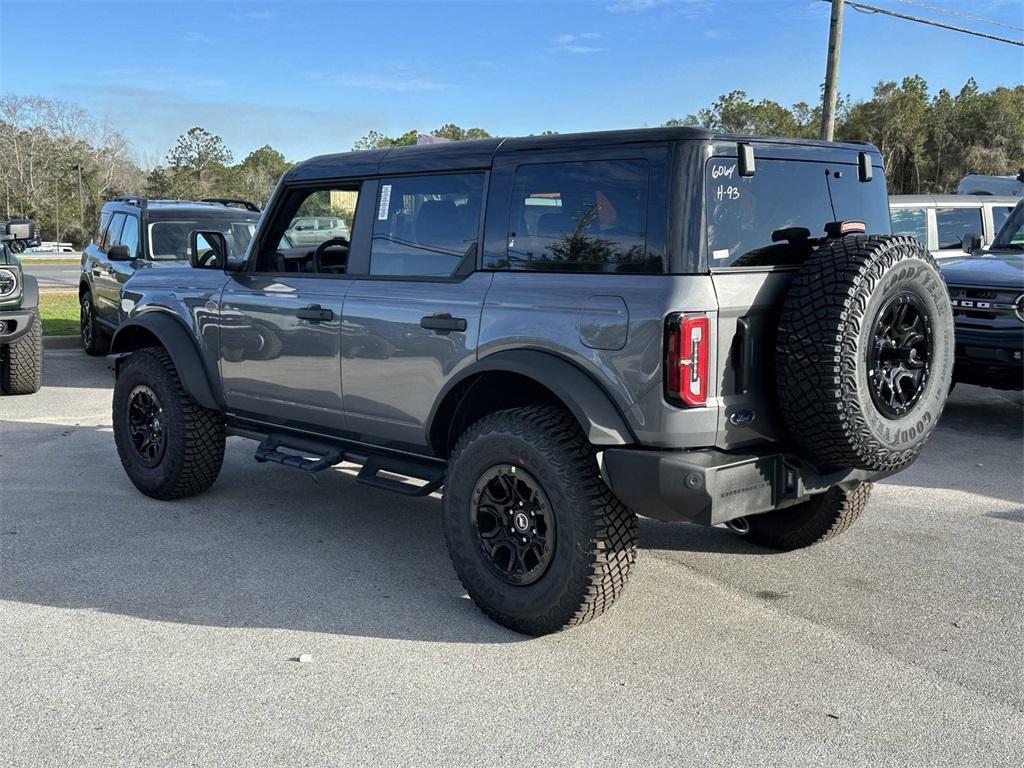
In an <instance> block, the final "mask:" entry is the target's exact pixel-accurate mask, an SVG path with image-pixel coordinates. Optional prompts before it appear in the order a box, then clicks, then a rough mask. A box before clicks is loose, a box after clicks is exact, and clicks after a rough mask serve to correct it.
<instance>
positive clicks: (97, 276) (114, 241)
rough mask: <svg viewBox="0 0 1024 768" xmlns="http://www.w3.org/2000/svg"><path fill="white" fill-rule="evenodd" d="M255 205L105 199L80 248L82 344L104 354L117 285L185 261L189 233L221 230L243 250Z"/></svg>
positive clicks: (117, 318) (118, 314)
mask: <svg viewBox="0 0 1024 768" xmlns="http://www.w3.org/2000/svg"><path fill="white" fill-rule="evenodd" d="M259 217H260V209H259V208H258V207H257V206H256V205H255V204H254V203H250V202H248V201H246V200H228V199H208V200H199V201H194V200H150V199H147V198H145V197H118V198H115V199H113V200H110V201H108V202H107V203H104V205H103V208H102V209H101V211H100V215H99V222H98V224H97V226H96V237H95V238H94V239H93V241H92V242H91V243H89V244H88V245H87V246H86V247H85V248H84V249H83V251H82V274H81V277H80V279H79V284H78V297H79V302H80V304H81V336H82V347H83V348H84V349H85V351H86V352H88V353H89V354H90V355H102V354H106V352H107V349H108V348H109V345H110V338H111V336H112V335H113V332H114V331H115V330H116V328H117V326H118V323H120V322H121V318H122V317H123V316H124V312H125V309H124V307H123V306H122V304H121V286H122V285H124V283H125V281H126V280H127V279H128V278H129V277H131V276H132V275H133V274H134V273H135V271H136V270H139V269H149V268H152V267H165V266H181V265H187V264H188V259H189V252H188V248H189V242H188V238H189V234H190V233H191V232H192V231H194V230H196V229H215V230H217V231H219V232H223V233H224V235H225V237H226V238H227V240H228V241H229V242H231V243H232V244H233V245H237V247H239V248H240V249H242V250H244V249H245V248H246V246H248V244H249V239H250V238H251V237H252V234H253V232H255V230H256V222H257V221H258V220H259Z"/></svg>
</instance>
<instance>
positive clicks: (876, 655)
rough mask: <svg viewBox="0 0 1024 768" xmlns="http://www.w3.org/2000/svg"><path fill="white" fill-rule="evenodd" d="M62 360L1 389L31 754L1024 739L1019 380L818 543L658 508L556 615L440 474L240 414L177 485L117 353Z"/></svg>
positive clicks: (1, 700) (429, 758) (630, 754)
mask: <svg viewBox="0 0 1024 768" xmlns="http://www.w3.org/2000/svg"><path fill="white" fill-rule="evenodd" d="M45 384H46V386H45V387H44V389H43V390H42V391H41V392H40V393H39V394H37V395H33V396H28V397H20V398H10V397H9V398H4V399H3V400H0V417H2V422H0V713H2V722H3V727H2V728H0V755H4V756H5V757H4V759H3V763H4V764H5V765H8V766H29V765H74V766H93V765H95V766H110V765H139V766H143V765H144V766H157V765H169V766H170V765H173V766H181V765H201V766H221V765H254V764H259V765H272V764H301V765H328V764H331V765H361V766H366V765H380V766H392V765H437V766H441V765H446V766H449V765H455V766H462V765H486V766H505V765H509V766H511V765H516V766H521V765H524V764H529V765H559V766H561V765H600V764H612V763H613V764H615V765H654V766H669V765H671V766H678V765H701V766H705V765H730V766H746V765H751V766H754V765H757V766H767V765H804V766H824V765H835V766H855V765H857V766H859V765H865V766H867V765H870V766H887V765H894V766H895V765H899V766H906V765H915V766H917V765H920V766H935V765H972V766H1002V765H1007V766H1010V765H1012V766H1019V765H1020V762H1021V755H1022V754H1024V672H1022V669H1024V598H1022V595H1021V592H1022V590H1021V587H1022V583H1024V582H1022V576H1024V480H1022V477H1024V440H1022V434H1024V410H1022V407H1021V397H1020V395H1019V393H1017V394H1008V395H1001V394H997V393H993V392H990V391H987V390H982V389H977V388H972V387H961V388H958V389H957V390H956V391H955V392H954V394H953V395H952V397H951V400H950V402H949V404H948V406H947V410H946V413H945V415H944V417H943V421H942V423H941V425H940V428H939V430H938V432H937V433H936V435H935V436H934V437H933V438H932V440H931V442H930V443H929V445H928V447H927V448H926V450H925V453H924V455H923V457H922V458H921V460H920V461H919V462H918V463H917V464H916V465H915V466H914V467H913V468H912V469H911V470H909V471H907V472H905V473H903V474H901V475H898V476H896V477H894V478H891V479H890V480H888V481H886V482H884V483H882V484H880V485H879V486H878V487H877V488H876V490H875V493H874V497H873V501H872V504H871V505H870V507H869V509H868V511H867V513H866V515H865V516H864V517H863V518H862V519H861V520H860V521H859V522H858V524H857V525H856V526H854V528H853V529H852V530H851V531H850V532H849V533H848V534H847V535H846V536H844V537H841V538H840V539H837V540H835V541H833V542H830V543H828V544H825V545H823V546H820V547H818V548H815V549H811V550H806V551H803V552H797V553H791V554H776V553H773V552H770V551H768V550H764V549H761V548H759V547H757V546H755V545H752V544H749V543H747V542H744V541H742V540H740V539H737V538H736V537H734V536H733V535H732V534H730V533H729V532H727V531H725V530H724V529H702V528H698V527H694V526H687V525H666V524H660V523H655V522H652V521H643V522H642V525H641V546H642V551H641V554H640V566H639V569H638V570H637V572H636V574H635V576H634V578H633V580H632V582H631V585H630V588H629V589H628V590H627V593H626V594H625V596H624V598H623V599H622V600H621V601H620V602H619V603H618V604H617V605H616V606H615V608H614V609H613V610H612V611H611V612H610V613H609V614H607V615H606V616H604V617H603V618H602V619H600V620H598V621H596V622H594V623H592V624H590V625H588V626H586V627H583V628H580V629H576V630H573V631H570V632H567V633H563V634H560V635H557V636H552V637H546V638H541V639H529V638H525V637H522V636H519V635H516V634H513V633H511V632H509V631H507V630H505V629H503V628H502V627H499V626H497V625H495V624H492V623H491V622H489V621H488V620H487V619H486V618H485V617H484V616H483V615H482V614H481V613H480V612H479V611H477V610H476V609H475V608H474V606H473V605H472V604H471V603H470V602H469V600H467V599H466V598H465V597H464V595H463V592H462V590H461V588H460V586H459V583H458V581H457V580H456V578H455V576H454V573H453V571H452V569H451V567H450V565H449V562H448V556H447V553H446V551H445V546H444V541H443V537H442V533H441V529H440V522H439V503H438V501H437V499H435V498H428V499H418V500H409V499H405V498H402V497H399V496H395V495H391V494H388V493H386V492H382V491H377V490H373V489H369V488H366V487H364V486H361V485H357V484H356V483H355V481H354V479H353V478H352V477H351V476H350V475H349V474H347V473H346V472H345V471H344V470H343V469H342V470H339V471H335V472H331V473H324V474H325V475H326V476H321V477H320V479H319V482H314V481H313V479H311V478H310V477H308V476H306V475H304V474H302V473H300V472H297V471H295V470H290V469H286V468H284V467H280V466H276V465H257V464H256V463H255V462H253V460H252V453H253V448H254V446H253V445H252V444H251V443H247V442H244V441H241V440H238V439H232V440H231V441H230V442H229V446H228V454H227V459H226V462H225V465H224V469H223V471H222V473H221V476H220V479H219V480H218V482H217V484H216V485H215V486H214V487H213V489H212V490H211V491H209V492H208V493H206V494H204V495H202V496H200V497H197V498H194V499H190V500H186V501H181V502H174V503H161V502H157V501H153V500H150V499H147V498H145V497H143V496H141V495H140V494H138V493H137V492H136V491H135V489H134V488H133V487H132V486H131V485H130V483H129V482H128V480H127V478H126V477H125V475H124V473H123V472H122V470H121V467H120V464H119V463H118V460H117V456H116V452H115V450H114V447H113V437H112V434H111V430H110V388H111V385H112V381H111V379H110V375H109V372H108V371H107V370H106V368H105V362H104V361H103V360H101V359H100V360H97V359H94V358H86V357H85V356H83V355H82V354H80V353H79V352H77V351H71V350H69V351H52V352H48V353H47V355H46V374H45ZM300 654H310V655H311V657H312V661H311V663H298V662H297V661H295V660H294V659H296V658H297V657H298V656H299V655H300Z"/></svg>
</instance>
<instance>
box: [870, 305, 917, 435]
mask: <svg viewBox="0 0 1024 768" xmlns="http://www.w3.org/2000/svg"><path fill="white" fill-rule="evenodd" d="M931 338H932V333H931V325H930V323H929V320H928V312H927V310H926V309H925V307H924V304H923V302H922V301H921V299H920V297H918V296H917V294H915V293H912V292H910V291H904V292H901V293H898V294H896V295H895V296H892V297H891V298H890V299H889V300H888V301H886V302H885V304H883V305H882V307H881V309H880V310H879V312H878V317H877V318H876V319H875V324H874V328H873V329H872V334H871V344H872V346H871V349H870V351H869V353H868V382H869V384H870V391H871V399H872V400H873V401H874V403H875V406H876V407H877V408H878V410H879V412H880V413H881V414H882V415H883V416H885V417H886V418H889V419H898V418H900V417H901V416H903V415H904V414H906V413H907V412H908V411H909V410H910V409H911V408H913V407H914V404H915V403H917V401H918V399H919V398H920V397H921V393H922V392H923V391H924V388H925V384H926V382H927V381H928V373H929V359H930V357H931V352H932V348H931Z"/></svg>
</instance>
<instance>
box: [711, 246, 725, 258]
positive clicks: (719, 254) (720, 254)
mask: <svg viewBox="0 0 1024 768" xmlns="http://www.w3.org/2000/svg"><path fill="white" fill-rule="evenodd" d="M711 257H712V258H713V259H728V258H729V249H728V248H718V249H716V250H714V251H712V252H711Z"/></svg>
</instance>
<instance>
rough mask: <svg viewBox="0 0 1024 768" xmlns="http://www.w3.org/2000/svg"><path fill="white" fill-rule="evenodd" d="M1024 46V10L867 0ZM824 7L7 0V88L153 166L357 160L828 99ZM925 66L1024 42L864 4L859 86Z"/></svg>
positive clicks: (3, 81) (1, 0) (1020, 64)
mask: <svg viewBox="0 0 1024 768" xmlns="http://www.w3.org/2000/svg"><path fill="white" fill-rule="evenodd" d="M865 1H866V2H869V3H870V4H873V5H880V6H884V7H887V8H892V9H894V10H899V11H902V12H907V13H911V14H915V15H922V16H930V17H932V18H944V19H945V20H946V21H948V22H950V23H954V24H961V25H966V26H971V27H974V28H977V29H983V30H985V31H988V32H992V33H994V34H1001V35H1004V36H1009V37H1016V38H1018V39H1019V38H1021V37H1022V36H1024V32H1020V31H1015V30H1012V29H1007V28H1003V27H997V26H990V25H987V24H984V23H982V22H980V21H977V20H972V19H967V18H964V17H956V16H945V17H943V16H942V15H941V14H939V13H938V12H936V11H933V10H927V9H923V8H921V7H919V6H915V5H914V3H916V2H924V3H925V4H926V5H932V6H938V7H942V8H945V9H951V10H955V11H958V12H960V13H970V14H971V15H974V16H979V17H984V18H986V19H991V20H994V21H999V22H1002V23H1004V24H1009V25H1013V26H1017V27H1024V3H1022V2H1021V1H1020V0H971V1H970V2H967V0H960V1H959V2H957V1H955V0H913V2H911V3H906V2H899V1H898V0H865ZM828 12H829V6H828V4H827V3H824V2H819V1H818V0H599V1H595V2H584V1H580V2H572V1H570V0H564V1H563V0H547V1H546V2H484V1H482V0H480V1H477V2H470V1H469V0H466V1H464V2H445V3H440V2H426V1H423V2H387V1H386V0H378V2H373V3H358V2H312V3H309V2H226V1H224V2H218V1H217V0H208V1H207V2H202V3H188V2H164V1H161V0H148V2H140V0H132V1H131V2H106V3H100V2H88V1H86V0H82V1H80V2H48V1H47V0H36V1H35V2H19V1H17V0H0V91H3V92H13V93H18V94H37V95H42V96H47V97H51V98H60V99H65V100H68V101H73V102H75V103H78V104H80V105H81V106H83V107H86V108H87V109H89V110H90V111H91V112H93V113H94V114H95V115H96V116H97V117H100V118H102V119H105V120H106V121H108V122H109V123H110V124H112V125H114V126H115V127H117V128H118V129H119V130H120V131H121V132H122V133H124V134H125V135H126V136H127V137H128V138H129V139H130V140H131V141H132V143H133V144H134V145H135V147H136V149H137V151H138V155H139V158H138V159H139V160H140V161H141V162H142V163H143V164H145V165H152V164H153V163H155V162H159V161H160V160H161V159H162V157H163V155H164V154H165V153H166V151H167V149H168V148H169V147H170V145H171V144H172V143H173V142H174V139H175V138H176V137H177V136H178V135H179V134H180V133H182V132H184V131H185V130H187V129H188V128H189V127H191V126H192V125H201V126H203V127H205V128H207V129H208V130H211V131H213V132H215V133H218V134H220V135H221V136H223V137H224V140H225V141H226V142H227V144H228V146H229V148H230V149H231V150H232V152H233V153H234V154H235V157H236V159H241V158H242V157H244V155H245V154H246V153H248V152H249V151H250V150H252V149H255V148H256V147H258V146H261V145H263V144H267V143H269V144H271V145H273V146H275V147H277V148H278V149H280V150H281V151H282V152H284V154H285V155H286V156H287V157H288V158H289V159H291V160H300V159H302V158H304V157H308V156H310V155H314V154H319V153H323V152H333V151H342V150H347V149H349V148H350V147H351V146H352V142H353V141H354V140H355V139H357V138H358V137H359V136H361V135H363V134H365V133H366V132H367V131H368V130H370V129H377V130H380V131H383V132H385V133H388V134H398V133H402V132H404V131H406V130H409V129H410V128H418V129H419V130H421V131H429V130H432V129H434V128H436V127H438V126H440V125H441V124H443V123H445V122H455V123H458V124H459V125H462V126H463V127H471V126H479V127H482V128H486V129H487V130H489V131H491V132H492V133H495V134H501V135H517V134H527V133H538V132H540V131H543V130H545V129H552V130H557V131H561V132H566V131H574V130H597V129H608V128H624V127H636V126H643V125H657V124H660V123H662V122H664V121H665V120H666V119H668V118H670V117H681V116H684V115H685V114H686V113H687V112H692V111H695V110H696V109H698V108H699V107H701V106H704V105H707V104H709V103H710V102H712V101H713V100H714V99H715V98H716V97H717V96H718V95H720V94H722V93H724V92H727V91H729V90H732V89H737V88H738V89H743V90H746V91H747V92H748V93H749V94H750V95H751V96H753V97H755V98H758V99H760V98H771V99H775V100H777V101H780V102H782V103H784V104H791V103H793V102H796V101H800V100H806V101H812V100H814V99H816V98H817V97H818V93H819V87H820V83H821V82H822V80H823V78H824V74H823V73H824V62H825V48H826V43H827V39H828ZM915 73H917V74H921V75H923V76H924V77H925V78H926V79H927V80H928V82H929V84H930V86H931V87H932V89H933V90H937V89H938V88H942V87H945V88H949V89H958V88H959V87H960V86H961V85H962V84H963V83H964V81H966V80H967V78H968V77H974V78H975V79H976V80H977V81H978V82H979V83H980V85H981V86H982V88H986V89H988V88H992V87H995V86H997V85H1015V84H1018V83H1020V82H1022V81H1024V49H1022V48H1020V47H1015V46H1010V45H1006V44H1001V43H996V42H992V41H988V40H982V39H978V38H972V37H968V36H966V35H961V34H957V33H954V32H949V31H945V30H940V29H934V28H930V27H925V26H922V25H919V24H914V23H910V22H907V21H902V20H899V19H894V18H890V17H884V16H881V15H877V14H876V15H865V14H862V13H857V12H854V11H852V10H850V9H847V12H846V29H845V40H844V45H843V50H842V67H841V74H840V90H841V92H842V93H844V94H850V95H851V96H853V97H854V98H858V97H865V96H869V95H870V92H871V87H872V86H873V85H874V84H875V83H876V82H877V81H879V80H882V79H897V80H898V79H900V78H902V77H904V76H905V75H908V74H915Z"/></svg>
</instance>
